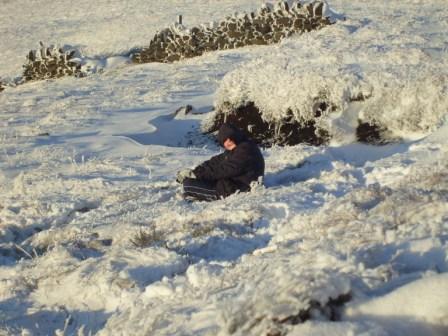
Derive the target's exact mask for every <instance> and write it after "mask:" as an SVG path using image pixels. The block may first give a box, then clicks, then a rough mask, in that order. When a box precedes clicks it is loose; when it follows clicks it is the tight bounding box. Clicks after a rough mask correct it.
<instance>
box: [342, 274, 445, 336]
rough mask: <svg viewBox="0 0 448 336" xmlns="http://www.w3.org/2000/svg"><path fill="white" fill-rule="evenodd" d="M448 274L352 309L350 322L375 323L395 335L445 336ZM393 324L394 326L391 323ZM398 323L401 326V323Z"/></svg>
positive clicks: (349, 311)
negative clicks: (363, 321)
mask: <svg viewBox="0 0 448 336" xmlns="http://www.w3.org/2000/svg"><path fill="white" fill-rule="evenodd" d="M447 297H448V274H446V273H445V274H438V275H433V276H427V277H425V278H423V279H420V280H417V281H414V282H412V283H410V284H408V285H406V286H403V287H400V288H399V289H397V290H395V291H393V292H391V293H389V294H386V295H384V296H382V297H378V298H374V299H371V300H368V301H366V302H361V303H358V304H353V305H351V306H350V307H349V308H348V309H347V311H346V315H347V318H348V319H350V320H372V321H375V322H378V323H379V324H380V325H383V326H384V327H385V329H388V326H389V328H391V327H392V325H393V327H392V328H391V329H390V330H389V331H390V332H393V333H394V334H399V335H405V334H408V335H409V334H414V335H415V334H419V335H422V334H428V335H429V334H432V335H446V333H447V332H448V301H447V299H446V298H447ZM392 321H393V322H392ZM398 322H399V323H398Z"/></svg>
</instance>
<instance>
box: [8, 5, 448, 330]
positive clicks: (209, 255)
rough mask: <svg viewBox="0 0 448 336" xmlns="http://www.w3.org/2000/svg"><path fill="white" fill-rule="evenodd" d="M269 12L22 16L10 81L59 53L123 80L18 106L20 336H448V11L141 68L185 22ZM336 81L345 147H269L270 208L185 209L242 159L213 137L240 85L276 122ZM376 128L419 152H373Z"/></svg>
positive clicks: (380, 8) (15, 173)
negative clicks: (227, 158)
mask: <svg viewBox="0 0 448 336" xmlns="http://www.w3.org/2000/svg"><path fill="white" fill-rule="evenodd" d="M259 5H260V3H259V1H230V0H228V1H227V0H224V1H207V2H204V1H174V2H169V3H167V2H160V1H159V2H156V1H148V0H145V1H141V0H134V1H132V2H130V1H128V2H120V1H96V2H95V4H94V5H93V4H92V2H91V1H78V2H77V4H76V6H74V5H72V3H71V2H68V1H65V0H64V1H58V2H56V3H54V4H53V3H51V4H50V3H49V2H48V1H46V0H39V1H35V2H33V8H32V10H23V8H28V7H29V6H30V5H29V2H23V1H2V12H1V13H0V17H1V20H0V26H1V27H2V32H3V33H2V40H1V42H0V44H1V48H0V50H1V52H0V59H1V61H0V75H1V76H2V78H8V77H11V78H12V77H15V76H18V75H20V66H21V64H22V63H23V60H24V56H25V55H26V53H27V52H28V51H29V50H30V49H35V48H36V44H37V43H38V41H39V40H44V41H45V42H47V41H48V43H58V44H61V45H73V46H77V47H82V48H81V49H82V50H83V52H84V53H85V55H87V56H88V57H87V58H86V59H88V61H89V62H91V63H90V64H91V67H92V68H95V67H96V69H98V70H100V69H101V71H92V74H91V75H90V76H88V77H86V78H82V79H77V78H62V79H58V80H52V81H42V82H33V83H28V84H25V85H20V86H17V87H15V88H12V87H8V88H6V90H4V91H3V92H1V93H0V106H1V112H0V334H2V335H3V334H5V335H20V334H22V335H53V334H55V335H88V334H89V333H91V334H99V335H117V334H123V335H147V334H155V335H211V334H214V335H229V334H232V335H263V334H267V333H268V332H273V333H274V332H281V333H283V334H288V335H351V334H352V335H359V334H363V335H408V334H412V333H413V334H416V333H417V334H420V335H445V334H446V333H447V330H448V315H447V311H448V307H447V304H448V300H447V297H448V295H447V294H448V293H446V291H447V288H448V278H447V272H448V241H447V236H448V192H447V191H448V174H447V171H448V170H447V168H448V167H447V162H448V161H447V159H448V150H447V142H448V141H447V140H448V138H447V134H448V133H447V129H448V123H447V118H446V115H447V114H446V112H447V100H446V99H447V98H446V97H447V96H446V90H447V89H446V88H447V87H446V78H447V76H446V75H447V73H446V69H447V66H446V65H447V64H446V62H447V59H448V58H447V57H446V52H447V46H448V39H447V35H446V29H447V22H448V20H447V18H448V11H447V9H446V4H445V1H444V0H443V1H442V0H432V1H418V0H405V1H400V2H394V3H390V2H387V1H376V2H371V1H356V2H353V1H348V0H334V1H328V5H329V7H330V8H331V10H334V11H335V12H338V13H341V14H343V15H344V16H345V17H346V20H345V21H343V20H338V21H337V23H336V24H335V25H332V26H330V27H326V28H325V29H323V30H321V31H317V32H311V33H309V34H303V35H300V36H293V37H291V38H289V39H287V40H285V41H283V42H282V43H281V44H279V45H273V46H263V47H246V48H242V49H237V50H228V51H219V52H214V53H208V54H205V55H203V56H201V57H199V58H193V59H189V60H184V61H182V62H177V63H173V64H142V65H129V64H126V58H124V57H123V53H124V52H125V51H129V50H130V49H131V48H132V47H134V46H140V45H145V44H146V43H147V41H149V40H150V39H151V38H152V36H153V34H154V32H155V31H156V30H157V29H162V28H165V27H166V26H168V25H169V24H171V23H172V22H173V21H174V20H175V19H176V18H177V15H178V14H179V13H182V14H183V15H184V20H186V24H187V25H190V26H193V25H196V24H200V23H207V22H209V21H210V20H219V19H221V18H223V17H225V16H226V15H232V14H233V13H234V12H235V11H237V10H238V11H242V10H256V9H257V8H258V7H259ZM50 7H51V11H50V10H49V8H50ZM261 67H263V68H264V69H260V68H261ZM261 70H264V71H265V72H263V71H261ZM293 74H296V76H295V77H291V76H292V75H293ZM297 74H299V75H297ZM318 79H319V80H320V81H319V80H318ZM239 80H240V81H239ZM230 84H231V85H230ZM322 84H326V86H327V88H328V91H327V93H328V94H331V97H333V98H334V101H335V102H338V104H339V105H338V106H340V107H341V111H340V114H339V115H338V118H335V119H334V120H327V121H326V122H328V123H330V124H331V125H332V129H333V130H335V134H340V136H338V137H336V140H335V141H334V143H332V144H331V146H327V147H311V146H307V145H297V146H293V147H272V148H269V149H264V150H263V154H264V157H265V160H266V176H265V185H264V186H257V187H256V188H254V189H253V190H252V191H251V192H250V193H246V194H236V195H233V196H231V197H229V198H227V199H224V200H219V201H216V202H212V203H204V202H197V203H189V202H186V201H184V200H182V199H180V198H179V197H177V196H176V193H177V192H178V190H179V187H178V185H177V184H176V182H175V181H174V177H175V174H176V172H177V171H178V170H179V169H181V168H186V167H194V166H195V165H197V164H199V163H200V162H202V161H203V160H205V159H207V158H209V157H210V156H211V155H214V154H216V153H218V152H219V150H220V149H219V147H218V146H217V145H216V144H215V143H214V142H213V141H212V140H211V138H210V137H209V136H205V135H202V134H201V133H200V125H201V124H202V123H203V122H204V120H205V119H206V118H207V117H208V116H209V115H210V111H212V110H213V108H214V107H213V106H216V105H217V104H219V102H220V101H222V100H223V99H224V98H225V97H224V95H223V92H224V91H223V90H224V89H225V90H227V91H226V92H227V94H228V95H229V97H236V98H235V102H236V101H240V100H241V99H255V98H257V99H260V101H263V102H264V104H265V106H266V107H267V108H268V109H267V110H266V111H270V112H272V117H273V118H274V117H278V116H280V112H282V111H283V110H282V109H283V107H286V106H287V105H289V104H296V105H295V106H298V107H300V108H301V109H298V110H297V111H299V110H300V111H306V110H304V109H302V108H303V106H305V105H306V104H308V103H309V102H310V100H307V97H308V96H310V97H312V94H314V93H315V92H318V91H319V89H320V88H321V87H322V86H321V85H322ZM386 84H387V87H385V85H386ZM294 86H295V87H294ZM238 88H240V89H241V90H240V91H238V90H236V89H238ZM280 89H281V90H280ZM360 91H362V92H366V93H369V94H370V93H372V96H371V98H369V99H368V100H366V101H365V103H362V104H363V105H362V106H359V105H356V104H357V103H360V102H356V104H355V103H351V104H349V105H350V106H349V107H347V106H345V100H344V99H345V98H346V97H349V96H356V95H357V94H358V93H359V92H360ZM272 92H275V93H276V94H275V96H274V97H273V95H272ZM230 95H232V96H230ZM285 97H286V98H287V99H288V100H285ZM303 97H304V98H303ZM299 98H300V99H299ZM302 98H303V99H302ZM187 104H190V105H192V106H193V107H194V109H193V111H192V113H190V114H185V113H183V112H182V111H181V112H179V113H177V114H176V113H175V111H176V110H178V109H179V108H180V107H181V106H186V105H187ZM366 104H367V105H366ZM360 114H364V115H366V116H371V117H372V118H374V119H376V120H380V121H382V122H384V123H386V124H387V125H389V126H390V129H391V130H393V132H394V135H397V136H400V137H402V138H403V139H405V140H403V141H401V142H398V143H392V144H389V145H386V146H379V147H375V146H369V145H363V144H359V143H355V142H354V141H353V137H352V136H351V133H350V132H351V130H352V123H353V121H354V120H356V119H357V118H358V116H359V115H360ZM336 130H337V132H336ZM338 132H339V133H338ZM142 234H143V235H145V237H146V238H147V240H146V242H145V241H141V242H140V244H139V243H138V237H139V236H141V235H142ZM136 242H137V243H136ZM344 297H345V298H346V299H347V297H349V299H348V301H347V302H346V303H345V304H341V305H337V304H336V303H335V302H337V300H338V298H339V299H340V298H344ZM307 312H308V314H309V319H308V320H306V321H299V317H300V316H305V315H306V314H305V313H307ZM330 313H333V314H335V316H334V319H335V321H330V317H331V316H330V315H331V314H330ZM282 321H283V322H282Z"/></svg>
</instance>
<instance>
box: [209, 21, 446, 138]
mask: <svg viewBox="0 0 448 336" xmlns="http://www.w3.org/2000/svg"><path fill="white" fill-rule="evenodd" d="M350 34H351V33H350V30H349V27H345V26H344V23H340V24H337V25H335V26H334V27H332V29H325V30H322V31H319V32H314V33H313V35H315V36H311V34H310V35H306V36H305V35H304V36H300V37H297V38H296V39H290V40H288V41H287V42H285V43H283V44H282V45H280V46H279V48H278V50H273V51H272V52H271V53H269V54H268V55H267V56H266V57H263V58H259V59H257V60H253V61H250V62H249V63H246V64H244V65H242V66H240V67H239V68H237V69H235V70H234V71H232V72H229V73H228V74H226V75H225V77H224V78H223V80H222V81H221V83H220V87H219V88H218V90H217V92H216V95H215V103H214V105H215V112H214V113H212V114H211V115H210V116H209V118H208V119H207V120H205V121H204V123H203V125H202V126H203V130H204V132H213V131H215V130H217V129H218V128H219V126H220V125H221V124H222V123H223V122H224V121H228V122H232V123H234V124H236V125H237V126H239V127H240V128H242V129H245V130H246V131H247V132H248V133H249V134H250V135H251V136H252V137H253V138H255V139H256V140H257V141H258V142H260V143H262V144H264V145H271V144H279V145H286V144H287V145H295V144H297V143H301V142H305V143H310V144H316V145H319V144H325V143H329V142H332V143H335V144H341V143H350V142H353V141H362V142H368V143H375V144H380V143H387V142H391V141H396V140H397V139H401V138H410V137H411V138H413V139H415V138H421V137H422V136H424V135H425V134H428V133H430V132H431V131H433V130H434V129H435V128H436V127H438V126H440V125H441V123H442V122H443V118H445V114H446V111H447V110H448V84H447V83H448V73H446V72H444V71H441V69H440V66H439V65H438V64H437V63H436V62H434V63H429V61H428V58H427V56H426V55H425V54H424V53H422V52H420V51H418V50H416V51H413V52H409V50H407V49H403V48H401V47H400V46H399V45H397V43H395V42H393V41H392V42H391V43H390V45H388V44H387V42H384V43H386V46H384V47H383V49H384V50H387V52H382V50H383V49H372V50H374V51H375V50H380V51H378V52H374V51H372V52H371V54H368V55H367V56H366V55H365V52H361V51H359V50H361V49H362V48H361V47H360V46H361V45H364V44H365V43H366V42H365V40H364V37H361V38H360V40H359V41H357V40H356V39H355V38H354V37H352V36H348V35H350ZM349 38H350V39H349ZM334 41H338V42H337V43H335V42H334ZM341 41H348V42H347V43H346V45H345V44H344V42H341ZM358 44H359V46H358ZM357 53H359V55H358V54H357ZM354 59H356V60H358V62H359V64H356V66H353V64H352V62H353V60H354Z"/></svg>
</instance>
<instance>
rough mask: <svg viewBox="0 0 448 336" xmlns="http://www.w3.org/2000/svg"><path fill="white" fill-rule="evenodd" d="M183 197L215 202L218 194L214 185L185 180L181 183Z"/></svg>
mask: <svg viewBox="0 0 448 336" xmlns="http://www.w3.org/2000/svg"><path fill="white" fill-rule="evenodd" d="M183 188H184V196H185V197H191V198H194V199H196V200H198V201H215V200H217V199H218V198H219V197H218V193H217V191H216V183H213V182H209V181H204V180H197V179H191V178H186V179H185V180H184V181H183Z"/></svg>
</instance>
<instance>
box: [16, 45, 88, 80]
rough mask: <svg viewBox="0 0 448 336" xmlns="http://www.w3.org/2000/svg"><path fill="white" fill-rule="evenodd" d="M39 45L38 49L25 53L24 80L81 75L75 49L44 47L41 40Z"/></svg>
mask: <svg viewBox="0 0 448 336" xmlns="http://www.w3.org/2000/svg"><path fill="white" fill-rule="evenodd" d="M40 45H41V48H40V49H38V50H31V51H30V52H29V53H28V55H27V63H26V64H25V65H24V66H23V67H24V71H23V79H24V80H25V81H31V80H42V79H50V78H59V77H63V76H76V77H82V76H83V72H82V71H81V64H80V61H79V59H78V58H77V56H78V55H77V51H76V50H73V49H68V50H64V49H63V48H58V47H56V46H50V47H46V46H45V45H44V44H43V43H42V42H40Z"/></svg>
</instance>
